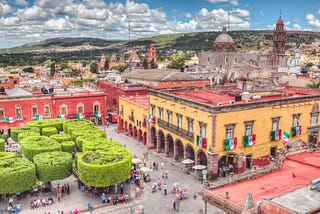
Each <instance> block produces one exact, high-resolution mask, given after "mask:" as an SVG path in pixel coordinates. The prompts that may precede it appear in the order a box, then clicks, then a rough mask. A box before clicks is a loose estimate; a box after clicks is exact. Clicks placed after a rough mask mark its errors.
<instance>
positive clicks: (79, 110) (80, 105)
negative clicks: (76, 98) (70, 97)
mask: <svg viewBox="0 0 320 214" xmlns="http://www.w3.org/2000/svg"><path fill="white" fill-rule="evenodd" d="M77 113H84V106H83V104H82V103H79V104H78V105H77Z"/></svg>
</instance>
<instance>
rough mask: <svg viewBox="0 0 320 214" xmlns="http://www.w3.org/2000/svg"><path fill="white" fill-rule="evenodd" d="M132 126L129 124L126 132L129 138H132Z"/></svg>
mask: <svg viewBox="0 0 320 214" xmlns="http://www.w3.org/2000/svg"><path fill="white" fill-rule="evenodd" d="M132 131H133V130H132V125H131V123H130V124H129V132H128V134H129V136H132Z"/></svg>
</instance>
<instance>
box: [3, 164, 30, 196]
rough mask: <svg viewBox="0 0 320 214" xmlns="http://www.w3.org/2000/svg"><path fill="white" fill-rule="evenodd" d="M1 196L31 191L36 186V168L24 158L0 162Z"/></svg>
mask: <svg viewBox="0 0 320 214" xmlns="http://www.w3.org/2000/svg"><path fill="white" fill-rule="evenodd" d="M0 184H1V188H0V194H13V193H16V192H23V191H26V190H30V189H32V188H33V187H34V185H35V184H36V168H35V166H34V164H33V163H32V162H30V161H28V160H27V159H24V158H9V159H2V160H0Z"/></svg>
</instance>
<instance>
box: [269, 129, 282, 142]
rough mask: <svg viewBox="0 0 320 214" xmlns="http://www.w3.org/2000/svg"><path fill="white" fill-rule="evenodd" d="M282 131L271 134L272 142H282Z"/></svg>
mask: <svg viewBox="0 0 320 214" xmlns="http://www.w3.org/2000/svg"><path fill="white" fill-rule="evenodd" d="M281 133H282V131H281V130H276V131H272V132H271V140H280V137H281Z"/></svg>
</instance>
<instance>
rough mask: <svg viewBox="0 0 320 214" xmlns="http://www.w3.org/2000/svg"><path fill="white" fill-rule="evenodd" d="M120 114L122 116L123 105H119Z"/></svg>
mask: <svg viewBox="0 0 320 214" xmlns="http://www.w3.org/2000/svg"><path fill="white" fill-rule="evenodd" d="M120 109H121V110H120V114H121V115H122V116H123V110H124V107H123V105H121V107H120Z"/></svg>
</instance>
